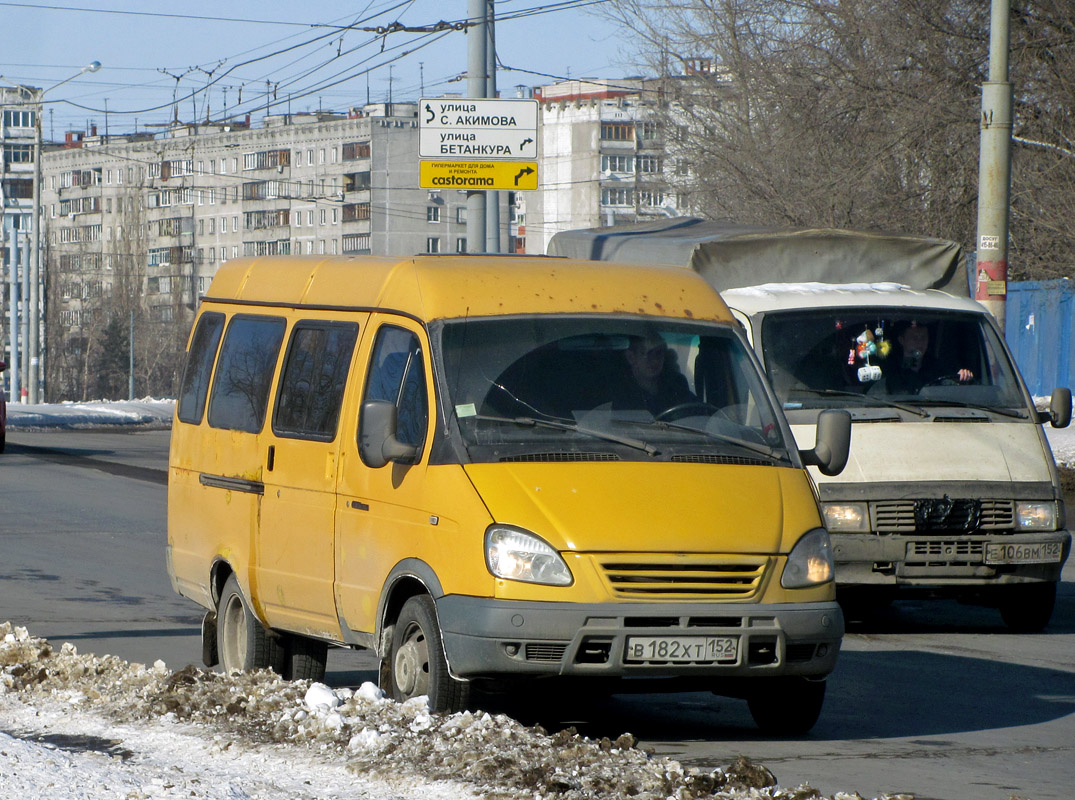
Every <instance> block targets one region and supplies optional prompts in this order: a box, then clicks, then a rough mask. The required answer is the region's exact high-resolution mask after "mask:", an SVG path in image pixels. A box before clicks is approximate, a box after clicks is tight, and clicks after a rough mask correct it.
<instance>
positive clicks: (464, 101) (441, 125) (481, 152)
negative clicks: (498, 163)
mask: <svg viewBox="0 0 1075 800" xmlns="http://www.w3.org/2000/svg"><path fill="white" fill-rule="evenodd" d="M537 114H538V104H537V100H485V99H477V98H469V97H462V98H460V97H436V98H431V97H430V98H422V100H421V101H420V105H419V110H418V155H419V157H420V158H437V159H455V158H459V159H466V160H468V161H475V160H486V159H513V160H520V159H521V160H528V159H536V158H537Z"/></svg>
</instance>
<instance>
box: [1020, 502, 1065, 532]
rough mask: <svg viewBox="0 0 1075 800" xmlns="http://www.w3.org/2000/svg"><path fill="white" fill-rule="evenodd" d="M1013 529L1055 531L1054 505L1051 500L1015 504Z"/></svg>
mask: <svg viewBox="0 0 1075 800" xmlns="http://www.w3.org/2000/svg"><path fill="white" fill-rule="evenodd" d="M1015 527H1016V528H1018V529H1019V530H1021V531H1055V530H1056V503H1055V502H1054V501H1052V500H1035V501H1032V502H1017V503H1016V504H1015Z"/></svg>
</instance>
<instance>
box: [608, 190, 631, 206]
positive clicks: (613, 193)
mask: <svg viewBox="0 0 1075 800" xmlns="http://www.w3.org/2000/svg"><path fill="white" fill-rule="evenodd" d="M601 205H603V206H632V205H634V189H620V188H604V189H602V190H601Z"/></svg>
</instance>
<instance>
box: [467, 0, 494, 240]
mask: <svg viewBox="0 0 1075 800" xmlns="http://www.w3.org/2000/svg"><path fill="white" fill-rule="evenodd" d="M467 18H468V20H470V22H472V23H473V25H472V26H471V27H470V28H468V29H467V96H468V97H479V98H481V97H485V96H486V91H487V90H488V84H487V82H486V78H485V72H486V68H487V67H486V64H487V56H486V52H487V47H486V46H487V44H488V41H489V39H488V32H487V30H486V23H487V20H488V13H487V9H486V0H468V7H467ZM485 211H486V199H485V192H484V191H468V192H467V252H470V253H482V252H484V251H485V246H486V244H485Z"/></svg>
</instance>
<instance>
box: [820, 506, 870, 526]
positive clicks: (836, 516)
mask: <svg viewBox="0 0 1075 800" xmlns="http://www.w3.org/2000/svg"><path fill="white" fill-rule="evenodd" d="M821 511H822V513H823V514H824V515H825V527H826V528H828V529H829V530H830V531H834V532H843V533H868V532H869V530H870V514H869V511H868V510H867V508H866V504H865V503H823V504H822V506H821Z"/></svg>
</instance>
